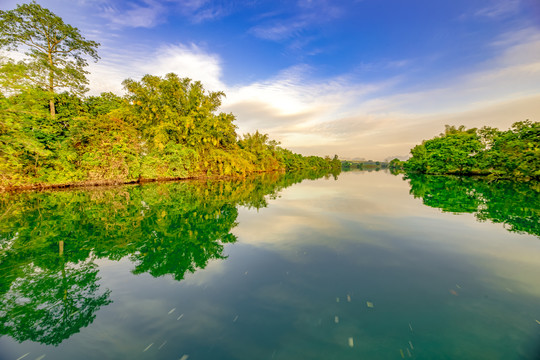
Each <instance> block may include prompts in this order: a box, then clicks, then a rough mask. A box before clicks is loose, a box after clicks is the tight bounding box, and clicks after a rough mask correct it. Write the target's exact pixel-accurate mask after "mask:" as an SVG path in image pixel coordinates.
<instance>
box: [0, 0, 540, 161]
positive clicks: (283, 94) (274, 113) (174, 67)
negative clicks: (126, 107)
mask: <svg viewBox="0 0 540 360" xmlns="http://www.w3.org/2000/svg"><path fill="white" fill-rule="evenodd" d="M22 2H24V1H21V0H18V1H17V0H0V10H10V9H13V8H15V7H16V5H17V4H19V3H22ZM37 3H39V4H40V5H41V6H43V7H45V8H48V9H49V10H51V11H52V12H54V13H55V14H57V15H59V16H60V17H62V19H63V20H64V22H66V23H68V24H71V25H73V26H75V27H77V28H78V29H79V30H80V31H81V34H82V35H83V36H84V37H85V38H86V39H88V40H94V41H97V42H99V43H100V44H101V45H100V47H99V48H98V53H99V56H100V60H99V61H98V62H95V63H94V62H90V65H89V66H88V69H87V70H89V71H90V74H89V80H90V85H89V87H90V91H89V92H88V95H97V94H99V93H101V92H104V91H112V92H115V93H117V94H119V95H122V94H123V93H124V90H123V88H122V84H121V83H122V81H123V80H125V79H127V78H131V79H134V80H139V79H140V78H141V77H142V76H143V75H145V74H152V75H159V76H162V75H165V74H167V73H170V72H174V73H176V74H178V75H179V76H180V77H189V78H191V79H193V80H200V81H201V82H202V83H203V84H204V86H205V88H206V89H207V90H208V91H224V92H225V94H226V98H225V99H224V101H223V105H222V107H221V109H220V111H223V112H227V113H228V112H232V113H233V114H234V115H235V116H236V125H237V126H238V129H237V132H238V134H240V135H241V134H245V133H248V132H249V133H252V132H254V131H256V130H258V131H259V132H263V133H267V134H269V136H270V138H272V139H275V140H277V141H279V142H281V144H282V146H283V147H285V148H288V149H291V150H293V151H295V152H299V153H301V154H303V155H319V156H324V155H330V156H333V155H334V154H337V155H338V156H339V157H340V158H342V159H354V158H363V159H366V160H385V159H392V158H394V157H401V158H406V157H407V156H408V155H409V150H410V149H411V148H412V147H414V146H415V145H416V144H419V143H421V142H422V140H424V139H430V138H432V137H434V136H437V135H438V134H439V133H441V132H443V131H444V126H445V125H446V124H448V125H456V126H459V125H465V126H466V127H468V128H470V127H482V126H491V127H497V128H499V129H501V130H504V129H508V128H509V127H510V126H511V125H512V124H513V123H514V122H517V121H523V120H526V119H530V120H533V121H540V1H539V0H452V1H450V0H288V1H281V0H230V1H223V0H218V1H211V0H137V1H122V0H38V1H37Z"/></svg>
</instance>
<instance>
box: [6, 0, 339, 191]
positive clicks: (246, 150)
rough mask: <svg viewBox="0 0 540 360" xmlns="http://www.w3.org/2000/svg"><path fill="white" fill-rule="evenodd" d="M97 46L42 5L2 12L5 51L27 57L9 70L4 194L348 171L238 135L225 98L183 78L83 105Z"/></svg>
mask: <svg viewBox="0 0 540 360" xmlns="http://www.w3.org/2000/svg"><path fill="white" fill-rule="evenodd" d="M98 46H99V44H98V43H96V42H93V41H88V40H86V39H85V38H84V37H82V36H81V35H80V33H79V30H78V29H77V28H74V27H72V26H70V25H67V24H64V22H63V21H62V19H61V18H59V17H58V16H56V15H54V14H53V13H51V12H50V11H49V10H47V9H44V8H42V7H41V6H39V5H38V4H36V3H35V2H32V3H29V4H24V5H19V6H17V8H16V9H15V10H11V11H0V48H2V47H3V48H6V49H23V50H25V51H26V55H27V58H26V59H25V60H23V61H19V62H15V61H13V60H11V59H2V60H1V62H0V189H2V188H7V187H13V186H21V185H35V184H66V183H68V184H69V183H111V182H134V181H141V180H144V179H162V178H187V177H197V176H245V175H246V174H248V173H251V172H264V171H276V170H279V171H287V170H298V169H321V168H323V169H327V170H330V169H332V168H333V169H339V168H340V165H341V164H340V162H339V160H338V159H337V156H335V157H334V159H330V158H329V157H326V158H324V159H323V158H320V157H315V156H309V157H304V156H302V155H299V154H294V153H292V152H291V151H289V150H287V149H284V148H282V147H280V146H279V144H278V143H277V142H275V141H272V140H270V139H269V138H268V136H267V135H265V134H260V133H259V132H255V133H254V134H245V135H244V136H242V137H239V136H238V134H237V133H236V125H235V124H234V121H235V116H234V115H233V114H227V113H223V112H218V109H219V107H220V105H221V101H222V98H223V97H224V96H225V94H224V93H223V92H208V91H206V90H205V89H204V87H203V85H202V84H201V83H200V82H198V81H192V80H191V79H188V78H181V77H179V76H178V75H176V74H172V73H171V74H167V75H166V76H164V77H158V76H152V75H146V76H144V77H142V79H141V80H140V81H135V80H132V79H128V80H125V81H124V83H123V85H124V88H125V91H126V93H125V95H124V96H118V95H115V94H113V93H102V94H101V95H99V96H90V97H84V96H83V94H84V93H85V92H86V90H88V89H87V88H86V84H87V83H88V81H87V79H86V74H87V72H86V71H85V70H84V67H85V66H86V65H87V62H86V60H85V56H86V57H91V58H94V59H96V60H97V59H98V56H97V52H96V49H97V47H98Z"/></svg>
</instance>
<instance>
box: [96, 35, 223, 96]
mask: <svg viewBox="0 0 540 360" xmlns="http://www.w3.org/2000/svg"><path fill="white" fill-rule="evenodd" d="M107 53H108V54H113V52H111V51H107ZM148 54H149V55H148ZM220 62H221V60H220V58H219V57H218V56H217V55H214V54H211V53H208V52H206V51H205V50H203V49H202V48H201V47H199V46H197V45H195V44H190V45H183V44H177V45H167V46H162V47H160V48H158V49H157V50H154V51H151V50H150V49H147V48H140V49H136V48H133V49H131V50H130V51H127V52H123V53H122V54H117V55H115V56H113V55H109V56H107V57H104V58H102V60H101V61H100V62H98V63H97V64H91V65H90V69H89V70H90V76H89V79H90V86H91V89H92V91H91V94H99V93H101V92H103V91H112V92H115V93H118V94H121V93H122V85H121V83H122V81H123V80H125V79H127V78H132V79H134V80H139V79H140V78H141V77H142V76H143V75H145V74H151V75H157V76H164V75H165V74H167V73H171V72H173V73H176V74H178V75H179V76H180V77H189V78H190V79H192V80H199V81H201V82H202V83H203V85H204V86H205V88H206V89H207V90H210V91H217V90H224V89H225V85H224V84H223V83H222V81H221V65H220Z"/></svg>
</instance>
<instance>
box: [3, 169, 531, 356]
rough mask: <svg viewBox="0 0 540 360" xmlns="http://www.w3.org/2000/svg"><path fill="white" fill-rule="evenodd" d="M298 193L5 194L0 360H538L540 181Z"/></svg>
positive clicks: (376, 175) (431, 180) (134, 189)
mask: <svg viewBox="0 0 540 360" xmlns="http://www.w3.org/2000/svg"><path fill="white" fill-rule="evenodd" d="M315 177H316V176H312V179H313V178H315ZM300 180H301V178H300V177H295V176H291V175H288V176H278V175H269V176H263V177H261V178H257V179H252V180H248V181H244V182H240V181H216V182H208V183H193V182H192V183H162V184H149V185H145V186H126V187H119V188H105V189H103V188H100V189H92V190H75V191H56V192H44V193H23V194H15V195H6V194H4V195H2V197H0V222H1V224H0V274H1V278H0V335H1V337H0V359H13V360H15V359H182V360H187V359H190V360H196V359H250V360H252V359H403V358H405V359H538V358H539V356H540V224H539V215H540V205H539V204H540V197H539V188H538V185H536V189H535V188H534V187H533V186H530V185H519V184H513V183H495V184H493V183H492V184H489V183H487V182H482V181H473V180H470V179H469V180H467V179H465V180H464V179H458V178H448V177H416V178H411V179H404V178H403V175H398V176H394V175H391V174H389V173H386V172H369V173H368V172H348V173H342V174H340V175H339V177H338V178H337V180H336V179H335V178H334V177H327V178H319V179H316V180H309V179H306V180H303V181H302V182H301V183H299V181H300Z"/></svg>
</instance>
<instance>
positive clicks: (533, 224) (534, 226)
mask: <svg viewBox="0 0 540 360" xmlns="http://www.w3.org/2000/svg"><path fill="white" fill-rule="evenodd" d="M405 179H406V180H409V183H410V186H411V190H410V193H411V195H413V196H414V197H415V198H421V199H422V201H423V202H424V204H425V205H427V206H431V207H435V208H439V209H442V211H446V212H452V213H472V214H474V215H475V217H476V218H477V219H479V220H481V221H485V220H489V221H492V222H494V223H503V224H505V228H506V229H508V230H509V231H515V232H523V233H529V234H532V235H536V236H540V222H538V219H539V218H540V189H539V188H538V185H537V183H536V184H534V183H524V182H513V181H508V180H499V181H487V179H478V178H476V179H473V178H470V177H457V176H433V175H423V174H412V173H409V174H407V175H406V177H405Z"/></svg>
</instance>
